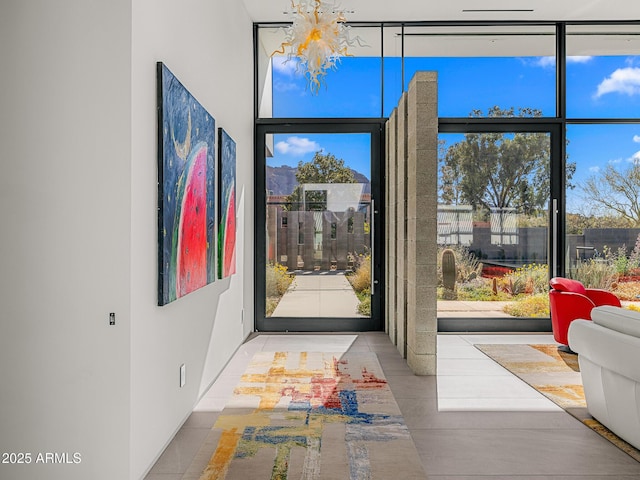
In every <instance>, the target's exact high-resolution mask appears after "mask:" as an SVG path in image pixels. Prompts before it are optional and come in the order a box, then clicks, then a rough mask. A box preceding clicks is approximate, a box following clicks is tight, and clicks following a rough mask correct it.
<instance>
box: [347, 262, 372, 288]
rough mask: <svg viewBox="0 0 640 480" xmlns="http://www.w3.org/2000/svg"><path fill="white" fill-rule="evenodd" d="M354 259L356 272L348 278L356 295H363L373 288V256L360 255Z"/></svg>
mask: <svg viewBox="0 0 640 480" xmlns="http://www.w3.org/2000/svg"><path fill="white" fill-rule="evenodd" d="M353 258H354V265H353V270H354V271H353V273H351V274H349V276H348V277H347V278H348V279H349V283H351V286H352V287H353V289H354V290H355V291H356V293H361V292H363V291H364V290H367V289H370V288H371V255H370V254H360V255H354V256H353Z"/></svg>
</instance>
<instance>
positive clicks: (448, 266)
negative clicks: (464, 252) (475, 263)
mask: <svg viewBox="0 0 640 480" xmlns="http://www.w3.org/2000/svg"><path fill="white" fill-rule="evenodd" d="M441 261H442V284H443V285H444V288H445V289H447V290H451V291H454V290H455V288H456V278H457V276H458V271H457V269H456V254H455V253H454V251H453V250H451V249H450V248H446V249H445V250H443V252H442V259H441Z"/></svg>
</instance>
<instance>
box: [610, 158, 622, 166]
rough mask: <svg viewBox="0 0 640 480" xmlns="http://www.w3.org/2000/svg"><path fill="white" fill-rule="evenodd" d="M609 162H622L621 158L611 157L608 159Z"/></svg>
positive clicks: (614, 163) (612, 163)
mask: <svg viewBox="0 0 640 480" xmlns="http://www.w3.org/2000/svg"><path fill="white" fill-rule="evenodd" d="M609 163H610V164H611V165H617V164H619V163H622V159H621V158H612V159H611V160H609Z"/></svg>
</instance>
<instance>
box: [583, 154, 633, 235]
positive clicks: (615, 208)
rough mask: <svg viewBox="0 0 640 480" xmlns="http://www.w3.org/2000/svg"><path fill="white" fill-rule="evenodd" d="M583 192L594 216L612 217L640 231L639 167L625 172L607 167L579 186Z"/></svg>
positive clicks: (630, 167) (631, 167)
mask: <svg viewBox="0 0 640 480" xmlns="http://www.w3.org/2000/svg"><path fill="white" fill-rule="evenodd" d="M580 190H582V193H583V196H584V198H585V200H586V202H587V204H589V205H591V206H592V208H593V209H594V211H595V212H597V213H599V214H601V215H605V216H606V215H611V214H613V215H614V216H618V217H619V218H620V219H621V220H622V221H623V222H624V223H626V226H628V227H640V164H638V163H634V164H632V165H630V166H629V167H628V168H626V169H623V170H616V169H615V168H614V166H613V165H607V167H606V168H605V169H604V170H601V171H600V172H598V173H596V174H594V175H592V176H591V177H589V178H588V179H587V180H586V181H585V182H584V183H583V184H582V185H580Z"/></svg>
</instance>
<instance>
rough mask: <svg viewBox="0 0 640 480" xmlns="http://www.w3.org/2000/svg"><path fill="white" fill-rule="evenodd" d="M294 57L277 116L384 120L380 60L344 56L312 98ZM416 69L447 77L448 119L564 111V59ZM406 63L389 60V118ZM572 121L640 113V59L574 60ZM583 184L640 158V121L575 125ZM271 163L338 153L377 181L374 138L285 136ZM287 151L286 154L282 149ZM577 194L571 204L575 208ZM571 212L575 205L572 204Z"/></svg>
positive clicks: (439, 62)
mask: <svg viewBox="0 0 640 480" xmlns="http://www.w3.org/2000/svg"><path fill="white" fill-rule="evenodd" d="M295 70H296V64H295V61H290V62H286V63H281V62H280V61H279V59H274V76H273V95H274V101H273V105H274V117H379V116H380V110H381V103H380V98H379V91H380V84H381V79H380V59H378V58H363V57H358V58H350V57H347V58H343V59H342V61H341V63H339V64H338V68H337V70H335V71H330V72H329V73H328V74H327V76H326V79H325V85H324V86H323V87H321V89H320V92H319V94H318V95H317V96H313V95H311V94H310V92H309V91H308V89H307V88H306V84H305V80H304V78H303V77H302V76H301V75H300V74H299V73H296V71H295ZM416 70H436V71H438V86H439V92H438V93H439V105H438V109H439V115H440V116H443V117H444V116H452V117H466V116H467V115H468V114H469V113H470V111H471V110H472V109H481V110H483V111H487V109H488V108H490V107H491V106H494V105H498V106H500V107H501V108H509V107H516V108H518V107H521V106H522V107H531V108H536V109H539V110H541V111H542V112H543V115H545V116H550V117H552V116H554V115H555V101H556V99H555V59H554V58H551V57H524V58H522V57H491V58H421V59H413V58H408V59H406V62H405V80H406V82H405V83H408V82H409V80H410V78H411V76H412V75H413V72H415V71H416ZM399 72H400V61H399V59H397V58H387V59H385V99H384V115H385V116H387V115H388V114H389V112H390V111H391V109H392V106H393V105H395V104H396V102H397V99H398V97H399V95H400V93H401V88H400V86H401V79H400V73H399ZM567 92H568V96H567V116H568V117H569V118H638V117H640V56H632V57H630V56H615V57H570V58H568V59H567ZM568 137H569V145H568V147H567V148H568V153H569V158H570V161H573V162H576V163H577V172H576V175H575V176H574V183H580V182H582V181H584V180H585V179H586V178H587V177H588V176H590V175H592V174H594V173H597V172H598V170H601V169H603V168H604V167H605V166H606V165H607V164H612V165H614V166H616V168H625V167H628V166H629V165H630V164H631V162H633V161H640V125H632V124H619V125H570V126H569V127H568ZM275 143H276V149H275V150H276V152H275V155H274V157H273V158H272V159H270V160H269V164H270V165H282V164H286V165H291V166H295V165H297V163H298V161H299V160H302V161H303V162H305V161H308V160H310V159H311V158H312V157H313V154H314V153H315V152H316V151H319V150H322V151H324V152H325V153H327V152H329V153H333V154H334V155H336V156H337V157H339V158H343V159H344V160H345V163H347V164H348V165H349V166H351V167H352V168H354V169H356V170H358V171H360V172H361V173H363V174H365V175H367V177H369V175H370V171H369V168H368V167H367V166H366V165H367V163H368V156H369V151H370V150H369V137H368V135H346V134H345V135H337V136H336V135H327V134H325V135H313V136H312V135H307V134H304V135H280V136H278V137H277V138H276V140H275ZM278 145H280V148H279V147H278ZM575 195H576V191H573V192H571V193H570V198H569V200H572V199H573V201H574V202H575V201H576V200H575V198H574V197H575ZM568 206H569V207H571V201H569V202H568Z"/></svg>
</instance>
